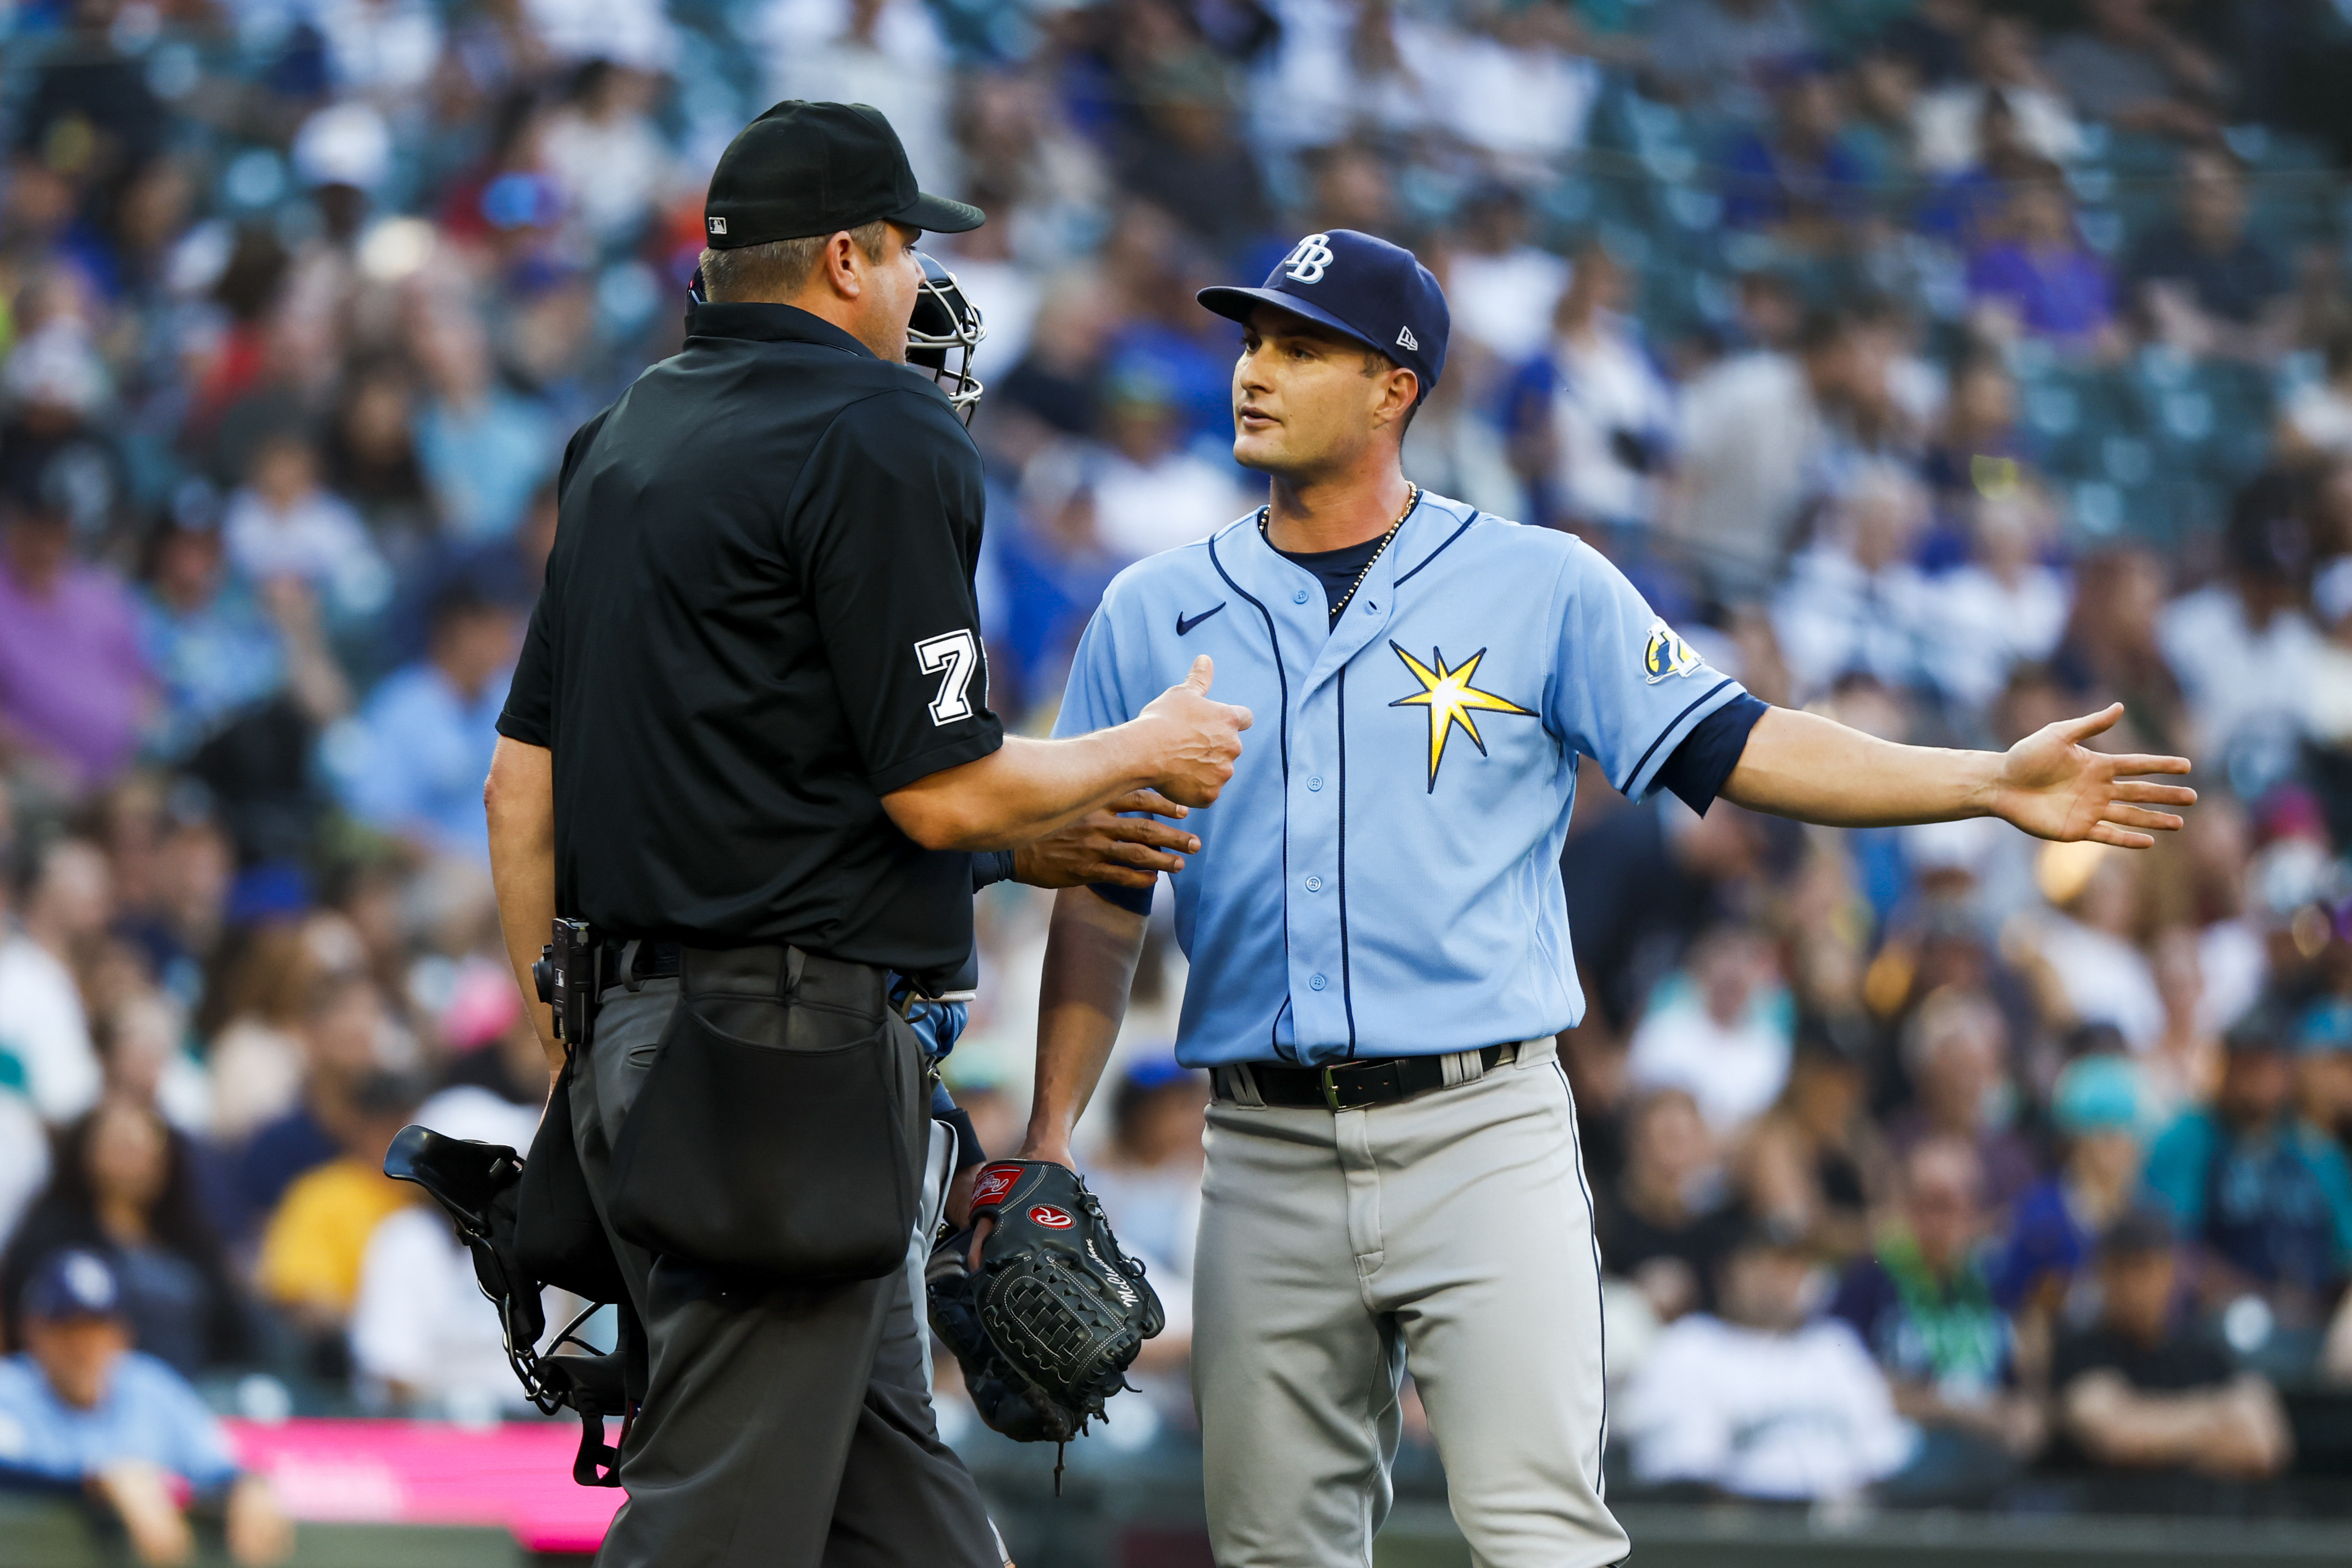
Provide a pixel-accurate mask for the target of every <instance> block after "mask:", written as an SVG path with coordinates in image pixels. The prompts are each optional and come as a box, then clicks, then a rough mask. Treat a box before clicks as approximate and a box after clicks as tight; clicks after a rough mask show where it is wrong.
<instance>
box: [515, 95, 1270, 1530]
mask: <svg viewBox="0 0 2352 1568" xmlns="http://www.w3.org/2000/svg"><path fill="white" fill-rule="evenodd" d="M981 222H982V214H981V213H980V211H979V210H978V209H977V208H973V207H970V206H966V205H964V204H961V203H958V202H951V201H946V200H943V199H941V198H940V197H937V196H931V195H927V194H924V193H921V192H919V190H918V189H917V188H916V184H915V178H914V174H913V172H912V171H911V170H910V169H909V168H908V162H907V157H906V153H905V152H904V151H903V150H902V149H901V147H900V146H899V143H898V137H897V135H896V134H895V133H894V132H893V131H891V129H890V127H889V124H888V122H887V120H884V119H883V117H882V116H881V115H880V114H879V113H877V111H875V110H872V109H870V108H866V107H865V106H863V105H845V104H837V103H802V102H786V103H780V104H778V105H776V106H775V107H774V108H773V109H772V110H769V111H768V112H767V113H766V114H763V115H761V117H760V118H759V119H758V120H755V121H753V122H752V123H751V125H750V126H748V127H746V128H745V130H744V131H742V132H741V133H740V135H738V136H737V137H736V139H735V141H733V142H732V143H731V144H730V146H729V148H728V149H727V151H726V152H725V154H724V155H723V156H722V157H721V158H720V160H719V167H718V169H717V170H716V172H714V173H713V175H712V177H711V183H710V189H709V197H708V200H707V204H706V207H705V226H706V228H707V230H708V243H709V249H708V250H707V251H706V252H705V253H704V255H703V258H702V269H703V277H704V281H705V288H706V290H707V294H708V301H707V302H706V303H700V304H698V306H697V308H695V310H694V313H693V315H692V317H691V319H690V322H689V327H688V337H687V340H686V343H685V346H684V347H683V349H682V350H680V351H679V352H678V353H677V355H676V356H675V357H673V358H671V359H669V360H667V361H663V362H661V363H659V364H656V365H655V366H653V367H652V368H651V369H649V370H647V371H646V372H645V373H644V374H643V375H642V376H640V377H639V378H638V379H637V381H636V382H635V384H634V385H632V386H631V387H630V388H629V389H628V391H627V392H625V393H623V394H622V396H621V398H620V400H619V401H618V402H614V404H613V405H612V407H610V408H609V409H607V410H605V411H604V413H601V414H599V415H597V416H596V417H595V418H594V419H593V420H591V421H590V422H589V423H587V424H585V425H583V427H582V428H581V429H580V431H579V432H578V433H577V434H575V435H573V437H572V442H571V444H570V446H569V448H568V449H567V451H566V452H565V454H564V460H563V468H562V478H561V482H560V493H561V523H560V526H559V528H558V530H557V534H556V543H555V549H554V552H553V554H552V555H551V558H550V559H549V562H548V572H547V582H546V587H545V589H544V591H542V593H541V597H540V601H539V605H538V608H537V610H536V611H535V612H533V614H532V616H531V622H530V634H529V637H528V639H527V641H526V643H525V646H524V649H523V653H522V657H521V660H520V664H519V666H518V667H517V669H516V672H515V678H514V685H513V690H512V693H511V694H510V695H509V698H508V701H507V707H506V711H505V713H504V714H503V716H501V717H500V718H499V736H500V739H499V745H498V751H497V756H496V758H495V760H494V762H493V763H492V766H491V771H490V777H489V782H488V789H487V790H486V798H487V801H488V811H489V821H490V841H491V863H492V869H493V873H494V874H495V876H496V879H497V883H498V894H499V916H500V920H501V923H502V925H503V926H504V928H505V936H506V941H507V945H508V948H509V954H510V955H511V956H512V958H513V960H514V962H515V965H516V967H517V971H518V974H519V975H522V974H527V973H528V970H529V967H530V961H531V960H532V959H534V958H536V957H538V956H540V952H541V944H542V943H543V942H545V941H546V940H547V938H548V935H549V933H550V931H551V928H553V929H556V930H557V931H558V936H559V942H560V943H562V942H569V943H571V944H572V947H571V950H570V954H569V957H568V959H567V960H566V966H565V975H566V982H567V984H568V985H570V986H572V988H576V989H578V990H579V991H580V992H581V993H582V994H583V996H585V995H593V998H594V1006H593V1019H591V1018H589V1017H588V1016H587V1015H588V1013H589V1011H590V1009H585V1008H581V1009H577V1010H578V1013H579V1015H580V1016H579V1017H578V1018H577V1019H575V1020H574V1021H575V1027H574V1028H573V1029H572V1030H570V1031H568V1032H569V1038H568V1039H567V1040H564V1041H563V1043H562V1045H560V1046H559V1045H558V1044H557V1043H556V1042H555V1041H554V1040H553V1039H552V1038H550V1039H549V1040H548V1045H549V1051H550V1064H551V1069H553V1070H555V1071H556V1078H555V1091H556V1092H555V1093H554V1094H553V1095H552V1096H551V1108H550V1113H549V1116H548V1118H547V1124H546V1125H543V1126H542V1128H541V1135H540V1139H539V1142H538V1144H537V1145H534V1148H533V1154H532V1162H533V1163H534V1164H540V1163H541V1159H542V1157H543V1156H544V1157H545V1158H547V1159H550V1160H552V1159H554V1158H556V1157H558V1156H559V1155H562V1156H564V1157H576V1161H577V1166H578V1169H579V1171H580V1173H581V1175H582V1176H583V1177H584V1182H585V1187H586V1190H587V1192H588V1194H589V1195H590V1197H591V1198H592V1200H593V1212H594V1215H595V1221H596V1224H595V1226H593V1227H592V1228H591V1229H592V1232H593V1230H594V1229H595V1228H601V1229H602V1232H603V1236H604V1239H606V1240H609V1242H610V1244H611V1247H612V1250H613V1254H614V1259H615V1260H616V1261H617V1262H618V1263H619V1266H620V1273H621V1276H622V1279H623V1281H624V1282H625V1286H626V1291H627V1294H628V1297H629V1300H628V1302H627V1305H628V1306H630V1307H631V1308H633V1309H634V1311H635V1315H636V1317H637V1319H638V1320H639V1321H640V1322H642V1323H643V1325H644V1331H645V1340H646V1346H647V1350H648V1354H647V1360H646V1367H647V1372H646V1384H645V1395H644V1398H643V1400H642V1402H641V1404H640V1406H639V1408H638V1411H637V1414H636V1416H635V1419H634V1421H633V1423H632V1425H631V1426H630V1427H629V1428H628V1434H627V1437H626V1439H625V1443H624V1445H623V1448H622V1456H621V1479H622V1482H623V1484H624V1485H625V1487H626V1488H627V1489H628V1491H629V1496H630V1500H629V1502H628V1504H627V1506H626V1507H625V1508H624V1509H623V1510H622V1511H621V1513H620V1514H619V1516H618V1517H617V1518H616V1519H615V1520H614V1522H613V1526H612V1530H611V1531H610V1533H609V1534H608V1535H607V1537H606V1539H605V1542H604V1551H603V1552H601V1553H600V1554H599V1557H598V1561H599V1562H600V1563H606V1564H614V1565H623V1564H625V1565H632V1568H634V1565H636V1564H656V1563H658V1564H661V1565H662V1568H695V1565H698V1564H737V1563H743V1564H749V1563H760V1564H762V1565H768V1564H782V1565H785V1568H798V1565H801V1564H808V1565H814V1564H817V1563H824V1564H826V1565H827V1568H836V1565H839V1568H849V1565H863V1564H868V1563H871V1564H877V1565H878V1564H885V1563H889V1564H914V1563H921V1564H940V1565H942V1568H955V1565H961V1564H971V1565H973V1568H995V1565H996V1564H997V1563H999V1562H1000V1561H1001V1558H1002V1552H1001V1551H1000V1550H999V1549H998V1547H997V1545H996V1543H995V1542H994V1539H993V1535H992V1531H991V1529H990V1527H989V1524H988V1521H987V1518H986V1515H985V1513H984V1512H983V1511H982V1506H981V1501H980V1498H979V1495H978V1493H977V1492H976V1490H974V1488H973V1486H972V1483H971V1478H970V1476H969V1475H968V1474H966V1473H965V1471H964V1469H963V1468H962V1466H961V1464H960V1463H959V1462H958V1461H957V1459H956V1458H955V1456H954V1455H953V1454H952V1453H950V1451H949V1450H948V1449H947V1448H945V1447H944V1446H943V1445H942V1444H941V1443H940V1441H939V1438H938V1436H937V1433H936V1430H935V1428H934V1426H933V1422H932V1418H931V1411H930V1406H929V1390H928V1388H927V1387H926V1386H925V1385H924V1382H923V1377H922V1372H921V1365H920V1359H919V1340H918V1338H917V1333H916V1330H915V1328H914V1324H913V1318H912V1312H911V1306H910V1303H909V1301H908V1289H907V1279H906V1270H905V1268H904V1267H903V1264H904V1260H905V1258H906V1253H907V1246H908V1234H909V1231H910V1229H911V1228H912V1225H913V1222H914V1216H915V1207H914V1204H915V1199H914V1193H915V1186H916V1183H917V1180H918V1176H917V1170H918V1166H919V1163H920V1159H921V1156H922V1153H923V1145H924V1141H925V1138H924V1134H925V1130H926V1123H925V1121H924V1118H925V1116H926V1115H927V1103H926V1096H925V1093H924V1089H923V1083H922V1077H923V1073H924V1071H925V1069H926V1068H927V1067H928V1065H929V1064H928V1062H927V1061H925V1060H924V1059H923V1056H922V1045H921V1043H920V1040H919V1038H918V1036H917V1035H916V1033H915V1031H914V1030H911V1029H910V1028H909V1027H908V1024H907V1023H906V1021H905V1019H904V1018H903V1016H902V1014H903V1011H904V1009H905V1006H906V1003H907V998H909V996H912V997H917V998H919V997H922V996H926V995H937V994H939V993H940V992H941V991H942V990H943V989H944V988H945V987H946V986H947V985H948V984H949V983H950V977H952V976H953V975H954V973H955V972H956V971H957V970H958V969H959V968H960V967H961V965H962V964H963V962H964V960H965V958H966V956H968V954H969V952H970V950H971V940H972V926H971V887H972V853H971V852H981V851H1002V850H1007V849H1013V848H1015V847H1017V846H1021V845H1024V844H1026V843H1029V842H1031V841H1034V840H1037V839H1039V838H1041V837H1043V836H1045V835H1047V834H1052V833H1055V832H1056V831H1060V830H1063V829H1065V828H1067V827H1069V826H1070V825H1072V824H1080V823H1082V822H1084V821H1093V820H1095V819H1096V817H1097V814H1098V813H1099V810H1100V809H1101V808H1103V807H1105V806H1106V805H1107V804H1108V803H1110V802H1114V801H1118V800H1120V799H1121V797H1124V796H1128V795H1130V794H1131V793H1132V792H1134V791H1138V790H1142V789H1159V790H1160V791H1162V792H1163V793H1164V794H1165V795H1166V796H1167V797H1169V798H1170V799H1171V800H1174V801H1176V802H1178V803H1181V804H1183V805H1186V806H1198V805H1205V804H1207V803H1208V802H1209V801H1211V800H1213V799H1215V797H1216V794H1217V791H1218V789H1220V788H1221V786H1222V785H1223V782H1224V780H1225V779H1227V778H1229V777H1230V776H1231V773H1232V770H1233V762H1234V758H1235V757H1236V756H1237V755H1238V754H1239V750H1240V744H1241V743H1240V737H1239V732H1240V730H1242V729H1244V728H1245V727H1247V726H1248V723H1249V715H1248V714H1247V712H1246V711H1245V710H1244V709H1240V708H1236V707H1230V706H1225V705H1223V704H1221V703H1215V702H1212V701H1210V700H1209V699H1208V698H1207V696H1206V695H1204V694H1205V692H1206V690H1207V687H1208V684H1209V674H1210V672H1209V668H1208V664H1207V662H1206V661H1205V660H1204V661H1202V663H1201V664H1199V665H1198V666H1196V667H1195V669H1194V670H1193V672H1192V675H1191V676H1190V677H1189V678H1188V679H1187V680H1186V681H1185V682H1184V683H1183V684H1181V685H1177V686H1174V687H1171V689H1170V690H1169V691H1168V692H1167V693H1166V694H1164V695H1162V696H1161V697H1160V700H1159V701H1158V702H1156V703H1154V704H1153V705H1151V706H1150V709H1149V710H1148V711H1146V712H1145V713H1143V714H1142V715H1141V716H1139V718H1138V719H1136V720H1135V721H1134V722H1132V723H1130V724H1125V725H1121V726H1119V727H1116V728H1113V729H1108V730H1104V731H1101V732H1099V733H1097V734H1094V735H1090V736H1087V737H1081V738H1078V739H1075V740H1066V741H1040V740H1030V739H1024V738H1021V737H1013V738H1007V737H1005V735H1004V733H1003V725H1002V724H1001V723H1000V721H999V720H998V719H997V717H996V716H995V715H994V714H992V713H991V712H990V711H989V708H988V703H987V670H986V665H985V663H984V660H983V657H982V646H981V640H980V622H979V614H978V611H977V609H976V608H975V605H974V601H973V594H972V572H973V567H974V563H975V561H976V560H977V559H978V555H979V551H980V541H981V514H982V485H981V461H980V456H979V454H978V453H977V452H976V451H975V449H974V448H973V446H972V444H971V440H970V438H969V437H968V436H967V435H966V434H965V432H964V429H963V426H962V424H961V422H960V421H959V420H958V418H957V417H956V415H955V413H954V412H953V410H952V409H951V407H950V403H949V401H948V398H947V396H946V394H945V393H943V392H941V391H940V389H939V388H938V387H937V386H936V385H934V384H933V383H932V382H930V381H929V379H927V378H926V377H924V376H922V375H920V374H919V373H918V372H917V371H912V370H910V369H908V367H907V366H906V364H905V363H904V362H903V361H904V360H905V356H906V344H907V330H908V319H909V317H910V314H911V313H912V311H913V309H914V307H915V304H916V299H917V295H918V290H919V287H920V286H921V284H922V281H923V276H924V275H923V271H922V265H921V258H920V257H919V256H918V255H917V253H916V252H915V250H914V249H913V246H914V242H915V240H916V238H917V236H918V235H919V233H920V231H923V230H926V229H930V230H940V231H944V232H949V233H954V232H958V231H961V230H965V229H970V228H973V227H975V226H977V225H979V224H980V223H981ZM558 922H561V923H562V924H561V925H558V924H557V923H558ZM591 976H594V977H596V978H593V979H592V978H591ZM529 989H530V988H529V986H528V985H527V986H526V992H527V994H528V992H529ZM894 998H895V999H896V1005H894ZM538 1016H539V1017H540V1019H541V1023H542V1030H543V1032H546V1029H545V1026H546V1025H547V1023H548V1018H547V1015H546V1014H545V1013H543V1012H542V1013H540V1014H539V1015H538ZM583 1022H584V1023H585V1024H586V1027H585V1028H581V1027H577V1025H578V1024H580V1023H583ZM566 1052H569V1055H568V1056H567V1054H566ZM567 1108H568V1112H569V1114H568V1117H567V1116H565V1115H564V1114H563V1112H564V1111H565V1110H566V1109H567ZM567 1132H568V1133H569V1134H571V1137H570V1139H569V1140H568V1141H567V1140H565V1139H564V1138H563V1137H562V1134H564V1133H567ZM567 1144H568V1146H562V1145H567ZM551 1150H552V1151H553V1152H550V1151H551ZM547 1168H550V1167H547V1166H542V1169H547ZM528 1202H529V1199H528V1198H527V1199H526V1203H527V1204H528Z"/></svg>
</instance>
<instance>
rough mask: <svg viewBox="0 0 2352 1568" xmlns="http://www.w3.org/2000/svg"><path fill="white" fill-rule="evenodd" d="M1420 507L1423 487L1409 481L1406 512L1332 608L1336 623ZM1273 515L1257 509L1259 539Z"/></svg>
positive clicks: (1271, 512)
mask: <svg viewBox="0 0 2352 1568" xmlns="http://www.w3.org/2000/svg"><path fill="white" fill-rule="evenodd" d="M1420 505H1421V486H1418V485H1415V484H1413V483H1412V482H1411V481H1407V482H1406V485H1405V491H1404V510H1403V511H1402V512H1399V513H1398V514H1397V517H1396V521H1395V522H1393V523H1391V524H1390V525H1389V531H1388V532H1386V533H1384V534H1382V535H1381V548H1380V549H1376V550H1374V551H1373V552H1372V553H1371V556H1370V559H1367V560H1366V561H1365V562H1364V570H1361V571H1360V572H1358V573H1356V580H1355V581H1353V582H1351V583H1349V585H1348V591H1347V592H1345V593H1343V594H1341V595H1339V603H1337V604H1334V605H1333V606H1331V619H1332V621H1333V622H1335V623H1336V622H1338V621H1339V612H1341V611H1342V610H1345V609H1347V608H1348V603H1349V601H1350V600H1352V599H1354V598H1355V597H1356V590H1358V589H1360V588H1361V587H1363V586H1364V579H1366V578H1368V577H1370V576H1371V575H1372V566H1373V563H1374V562H1376V561H1378V560H1379V559H1381V557H1382V556H1384V555H1386V554H1388V551H1389V546H1390V545H1391V543H1393V542H1394V541H1395V539H1396V537H1397V530H1398V529H1399V528H1402V527H1404V520H1405V519H1406V518H1407V517H1411V516H1412V509H1413V508H1414V507H1418V506H1420ZM1273 513H1274V508H1273V507H1270V506H1267V507H1259V508H1258V509H1257V531H1258V537H1259V538H1265V524H1266V519H1267V518H1268V517H1271V516H1273ZM1266 542H1267V543H1268V544H1272V543H1273V541H1272V540H1271V539H1267V541H1266Z"/></svg>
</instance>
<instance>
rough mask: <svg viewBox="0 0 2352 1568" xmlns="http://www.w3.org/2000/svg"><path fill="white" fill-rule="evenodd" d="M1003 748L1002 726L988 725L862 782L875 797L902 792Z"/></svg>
mask: <svg viewBox="0 0 2352 1568" xmlns="http://www.w3.org/2000/svg"><path fill="white" fill-rule="evenodd" d="M1003 748H1004V729H1003V726H1002V725H998V724H990V725H988V726H986V727H983V728H982V729H979V730H977V731H975V732H974V733H972V734H971V735H967V736H965V737H962V738H961V739H959V740H951V741H950V742H948V744H946V745H945V746H935V747H931V749H930V750H929V751H921V752H917V753H916V754H915V755H914V756H912V757H909V758H905V759H904V760H902V761H898V762H894V763H892V764H891V765H890V766H889V767H887V768H875V769H874V770H873V771H872V772H870V773H868V774H867V775H866V781H867V782H868V783H870V784H872V785H873V786H874V792H875V793H876V794H877V795H887V794H889V793H890V792H891V791H892V790H894V789H905V788H906V787H907V786H908V785H909V784H912V783H913V782H914V781H915V780H916V779H928V778H929V777H930V776H931V775H932V774H934V773H944V772H946V771H947V770H948V769H949V768H961V767H962V766H963V765H964V764H965V763H967V762H977V761H979V760H980V759H981V758H983V757H988V756H992V755H993V754H994V753H996V752H998V751H1001V750H1003Z"/></svg>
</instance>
